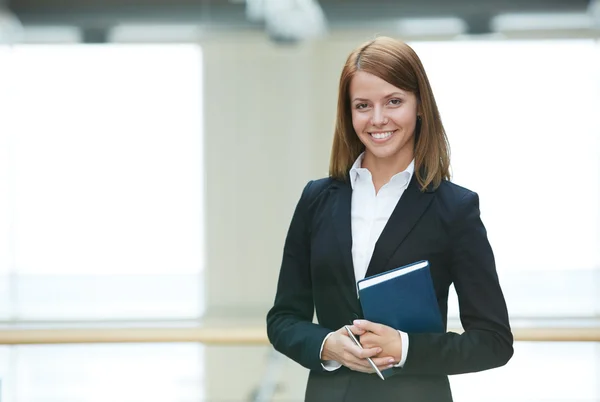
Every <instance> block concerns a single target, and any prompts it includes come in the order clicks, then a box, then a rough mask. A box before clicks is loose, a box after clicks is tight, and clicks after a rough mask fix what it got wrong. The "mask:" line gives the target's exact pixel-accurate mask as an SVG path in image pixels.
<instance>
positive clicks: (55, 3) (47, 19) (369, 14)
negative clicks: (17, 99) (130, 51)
mask: <svg viewBox="0 0 600 402" xmlns="http://www.w3.org/2000/svg"><path fill="white" fill-rule="evenodd" d="M282 1H283V0H282ZM592 1H594V0H592ZM2 2H4V3H5V4H6V5H7V6H8V8H9V10H10V11H12V12H13V13H14V14H15V15H16V16H17V18H18V19H19V20H20V21H21V23H22V24H23V25H24V26H25V27H27V26H28V25H29V26H44V25H53V26H56V25H58V26H76V27H80V28H82V29H83V30H84V32H86V31H87V32H88V33H92V35H91V36H90V35H88V38H89V39H91V40H92V41H93V38H94V36H93V33H94V32H95V33H96V34H98V33H100V34H99V35H97V36H98V38H101V37H102V34H101V32H103V31H105V30H107V29H110V28H111V27H114V26H116V25H122V24H143V23H147V24H204V25H207V26H212V27H225V28H256V29H261V25H260V24H258V23H252V22H250V21H248V19H247V16H246V11H245V7H246V5H245V3H244V0H0V3H2ZM589 3H590V0H418V1H414V0H319V4H320V5H321V8H322V10H323V13H324V14H325V17H326V20H327V25H328V27H330V28H331V29H336V28H348V27H355V26H368V25H369V24H371V25H372V24H374V23H383V22H389V21H394V20H400V19H411V18H444V17H456V18H460V19H461V20H462V21H463V22H464V23H465V24H466V32H467V33H472V34H478V33H488V32H490V31H491V30H492V28H491V21H492V20H493V18H494V17H496V16H498V15H503V14H529V13H533V14H540V13H542V14H551V13H561V14H564V13H567V14H568V13H579V14H585V13H586V12H587V10H588V7H589Z"/></svg>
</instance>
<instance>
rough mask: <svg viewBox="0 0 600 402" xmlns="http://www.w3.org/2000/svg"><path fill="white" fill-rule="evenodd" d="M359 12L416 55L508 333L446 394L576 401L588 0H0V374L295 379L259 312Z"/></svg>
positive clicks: (111, 386) (47, 379)
mask: <svg viewBox="0 0 600 402" xmlns="http://www.w3.org/2000/svg"><path fill="white" fill-rule="evenodd" d="M377 35H388V36H393V37H396V38H399V39H402V40H404V41H406V42H408V43H409V44H410V45H411V46H412V47H413V48H414V49H415V50H416V51H417V53H418V54H419V56H420V57H421V59H422V61H423V64H424V66H425V69H426V71H427V73H428V75H429V78H430V81H431V84H432V87H433V91H434V93H435V96H436V99H437V102H438V106H439V108H440V111H441V114H442V119H443V122H444V124H445V127H446V130H447V133H448V137H449V140H450V143H451V146H452V158H453V159H452V166H453V181H455V182H456V183H457V184H460V185H462V186H465V187H468V188H470V189H472V190H474V191H476V192H478V193H479V195H480V198H481V210H482V218H483V221H484V223H485V225H486V227H487V229H488V235H489V238H490V241H491V243H492V246H493V248H494V251H495V255H496V262H497V268H498V273H499V276H500V281H501V284H502V286H503V289H504V292H505V296H506V299H507V304H508V308H509V312H510V315H511V323H512V326H513V328H514V333H515V337H516V342H515V355H514V357H513V359H512V360H511V361H510V362H509V364H508V365H506V366H505V367H502V368H499V369H496V370H492V371H488V372H483V373H476V374H468V375H461V376H453V377H450V380H451V384H452V387H453V392H454V396H455V400H456V401H468V402H475V401H516V402H541V401H555V402H558V401H565V402H566V401H569V402H583V401H586V402H591V401H600V212H599V211H600V40H599V38H600V1H598V0H591V1H590V0H519V1H516V0H487V1H485V2H481V1H475V0H452V1H449V0H420V1H418V2H409V1H401V0H370V1H365V0H362V1H360V0H318V1H317V0H245V1H244V0H170V1H166V0H128V1H113V0H110V1H109V0H60V1H59V0H0V400H1V401H2V402H97V401H103V402H104V401H111V402H137V401H140V402H141V401H143V402H159V401H160V402H193V401H194V402H196V401H249V402H250V401H252V402H258V401H262V402H267V401H301V400H302V399H303V392H304V386H305V382H306V378H307V374H308V373H307V371H306V370H305V369H304V368H302V367H301V366H299V365H298V364H296V363H294V362H292V361H290V360H288V359H286V358H284V357H282V356H281V355H280V354H278V353H276V352H274V351H273V349H272V348H271V347H270V346H269V344H268V342H267V340H266V332H265V315H266V312H267V310H268V309H269V307H270V306H271V304H272V301H273V298H274V295H275V286H276V281H277V276H278V271H279V264H280V261H281V252H282V246H283V241H284V237H285V233H286V231H287V227H288V224H289V221H290V218H291V214H292V212H293V209H294V207H295V204H296V202H297V200H298V198H299V196H300V192H301V190H302V188H303V187H304V185H305V184H306V182H307V181H308V180H310V179H314V178H319V177H324V176H326V175H327V169H328V162H329V151H330V146H331V141H332V138H333V125H334V119H335V109H336V97H337V85H338V79H339V74H340V72H341V69H342V66H343V63H344V61H345V58H346V57H347V55H348V53H349V52H350V51H351V50H352V49H353V48H355V47H356V46H358V45H359V44H361V43H363V42H365V41H367V40H369V39H372V38H374V37H375V36H377ZM449 317H450V318H449V327H450V328H451V329H452V330H456V331H460V330H461V327H460V321H459V319H458V304H457V302H456V298H455V296H453V298H452V300H451V305H450V312H449ZM489 389H494V397H493V398H490V399H485V400H484V399H482V397H481V393H482V392H483V390H489Z"/></svg>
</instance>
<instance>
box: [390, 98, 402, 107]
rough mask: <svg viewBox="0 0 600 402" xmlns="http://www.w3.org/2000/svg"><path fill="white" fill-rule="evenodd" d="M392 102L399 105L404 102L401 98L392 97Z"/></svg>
mask: <svg viewBox="0 0 600 402" xmlns="http://www.w3.org/2000/svg"><path fill="white" fill-rule="evenodd" d="M390 103H391V104H392V105H396V106H397V105H399V104H401V103H402V100H400V99H390Z"/></svg>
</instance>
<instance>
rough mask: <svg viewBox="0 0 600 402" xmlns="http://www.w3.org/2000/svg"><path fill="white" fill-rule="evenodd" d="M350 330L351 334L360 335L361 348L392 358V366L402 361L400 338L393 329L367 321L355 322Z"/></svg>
mask: <svg viewBox="0 0 600 402" xmlns="http://www.w3.org/2000/svg"><path fill="white" fill-rule="evenodd" d="M351 328H353V331H352V332H353V333H355V334H357V335H360V343H361V345H362V346H363V348H365V349H367V350H373V349H376V348H379V349H381V351H382V352H381V356H391V357H393V359H394V360H393V364H398V363H399V362H400V360H401V359H402V337H401V336H400V333H399V332H398V331H397V330H395V329H394V328H392V327H388V326H387V325H383V324H377V323H374V322H371V321H367V320H355V321H354V325H353V326H352V327H351Z"/></svg>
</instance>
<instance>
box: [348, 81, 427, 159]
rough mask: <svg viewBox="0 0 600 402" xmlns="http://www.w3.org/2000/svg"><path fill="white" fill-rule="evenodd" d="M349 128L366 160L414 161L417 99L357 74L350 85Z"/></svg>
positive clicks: (381, 82) (385, 83)
mask: <svg viewBox="0 0 600 402" xmlns="http://www.w3.org/2000/svg"><path fill="white" fill-rule="evenodd" d="M350 108H351V109H352V125H353V126H354V131H356V134H357V135H358V138H359V139H360V141H361V142H362V143H363V144H364V145H365V148H366V150H365V159H367V158H368V159H371V158H375V159H394V160H397V159H398V158H400V159H402V160H404V161H406V163H407V164H408V163H410V161H411V160H412V159H413V149H414V141H415V140H414V133H415V127H416V124H417V111H418V105H417V97H416V96H415V94H413V93H412V92H408V91H404V90H402V89H400V88H397V87H395V86H393V85H392V84H390V83H388V82H386V81H384V80H382V79H381V78H379V77H377V76H375V75H372V74H369V73H366V72H364V71H358V72H357V73H356V75H355V76H354V77H353V78H352V81H351V82H350Z"/></svg>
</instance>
